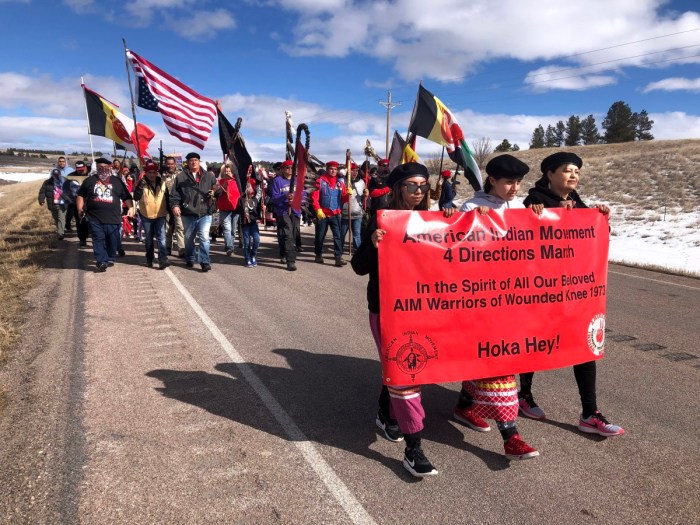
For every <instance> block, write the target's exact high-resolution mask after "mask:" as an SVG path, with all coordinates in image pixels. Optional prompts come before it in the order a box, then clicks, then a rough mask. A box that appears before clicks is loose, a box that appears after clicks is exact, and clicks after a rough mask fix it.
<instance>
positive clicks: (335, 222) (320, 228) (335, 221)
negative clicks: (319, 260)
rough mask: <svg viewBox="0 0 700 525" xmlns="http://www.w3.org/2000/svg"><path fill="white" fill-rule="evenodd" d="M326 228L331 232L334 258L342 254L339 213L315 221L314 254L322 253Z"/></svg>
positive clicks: (338, 257)
mask: <svg viewBox="0 0 700 525" xmlns="http://www.w3.org/2000/svg"><path fill="white" fill-rule="evenodd" d="M328 228H330V229H331V233H332V234H333V254H334V255H335V258H336V259H340V258H341V257H342V255H343V240H342V239H341V237H340V215H334V216H332V217H326V218H325V219H320V220H319V221H318V222H317V223H316V235H315V236H314V252H315V253H316V255H322V254H323V241H324V240H325V239H326V233H327V232H328Z"/></svg>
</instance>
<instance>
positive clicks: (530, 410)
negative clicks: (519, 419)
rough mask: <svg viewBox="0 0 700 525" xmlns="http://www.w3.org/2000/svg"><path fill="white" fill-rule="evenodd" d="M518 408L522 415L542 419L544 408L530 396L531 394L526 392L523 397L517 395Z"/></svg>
mask: <svg viewBox="0 0 700 525" xmlns="http://www.w3.org/2000/svg"><path fill="white" fill-rule="evenodd" d="M518 408H519V409H520V413H521V414H522V415H523V416H527V417H529V418H532V419H544V417H545V416H544V410H542V409H541V408H540V407H539V405H538V404H537V403H535V400H534V399H533V398H532V394H528V395H526V396H523V397H518Z"/></svg>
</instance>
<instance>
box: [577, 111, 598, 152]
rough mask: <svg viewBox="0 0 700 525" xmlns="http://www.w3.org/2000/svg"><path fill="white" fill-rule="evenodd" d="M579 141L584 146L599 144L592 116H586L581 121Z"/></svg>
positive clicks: (596, 128)
mask: <svg viewBox="0 0 700 525" xmlns="http://www.w3.org/2000/svg"><path fill="white" fill-rule="evenodd" d="M581 141H582V142H583V144H584V146H590V145H591V144H598V142H600V133H598V126H596V123H595V118H593V115H588V116H587V117H586V118H585V119H583V120H582V121H581Z"/></svg>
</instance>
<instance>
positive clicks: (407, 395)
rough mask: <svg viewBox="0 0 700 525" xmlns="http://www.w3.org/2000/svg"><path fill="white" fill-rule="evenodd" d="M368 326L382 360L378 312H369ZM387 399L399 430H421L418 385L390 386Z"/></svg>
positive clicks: (422, 417)
mask: <svg viewBox="0 0 700 525" xmlns="http://www.w3.org/2000/svg"><path fill="white" fill-rule="evenodd" d="M369 328H370V330H371V331H372V336H373V337H374V342H375V343H376V345H377V352H378V353H379V360H380V362H381V360H382V342H381V341H382V338H381V335H380V334H381V331H380V327H379V314H373V313H372V312H370V314H369ZM387 388H388V389H389V399H390V403H391V417H393V418H394V419H396V421H397V422H398V424H399V428H400V429H401V432H402V433H404V434H415V433H416V432H419V431H421V430H423V419H425V411H424V410H423V404H422V403H421V387H420V385H411V386H390V387H387Z"/></svg>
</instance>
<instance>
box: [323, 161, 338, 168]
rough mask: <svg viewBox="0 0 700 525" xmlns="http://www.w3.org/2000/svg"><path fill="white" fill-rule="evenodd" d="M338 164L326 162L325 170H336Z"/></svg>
mask: <svg viewBox="0 0 700 525" xmlns="http://www.w3.org/2000/svg"><path fill="white" fill-rule="evenodd" d="M337 167H338V163H337V162H336V161H334V160H331V161H330V162H326V168H337Z"/></svg>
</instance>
